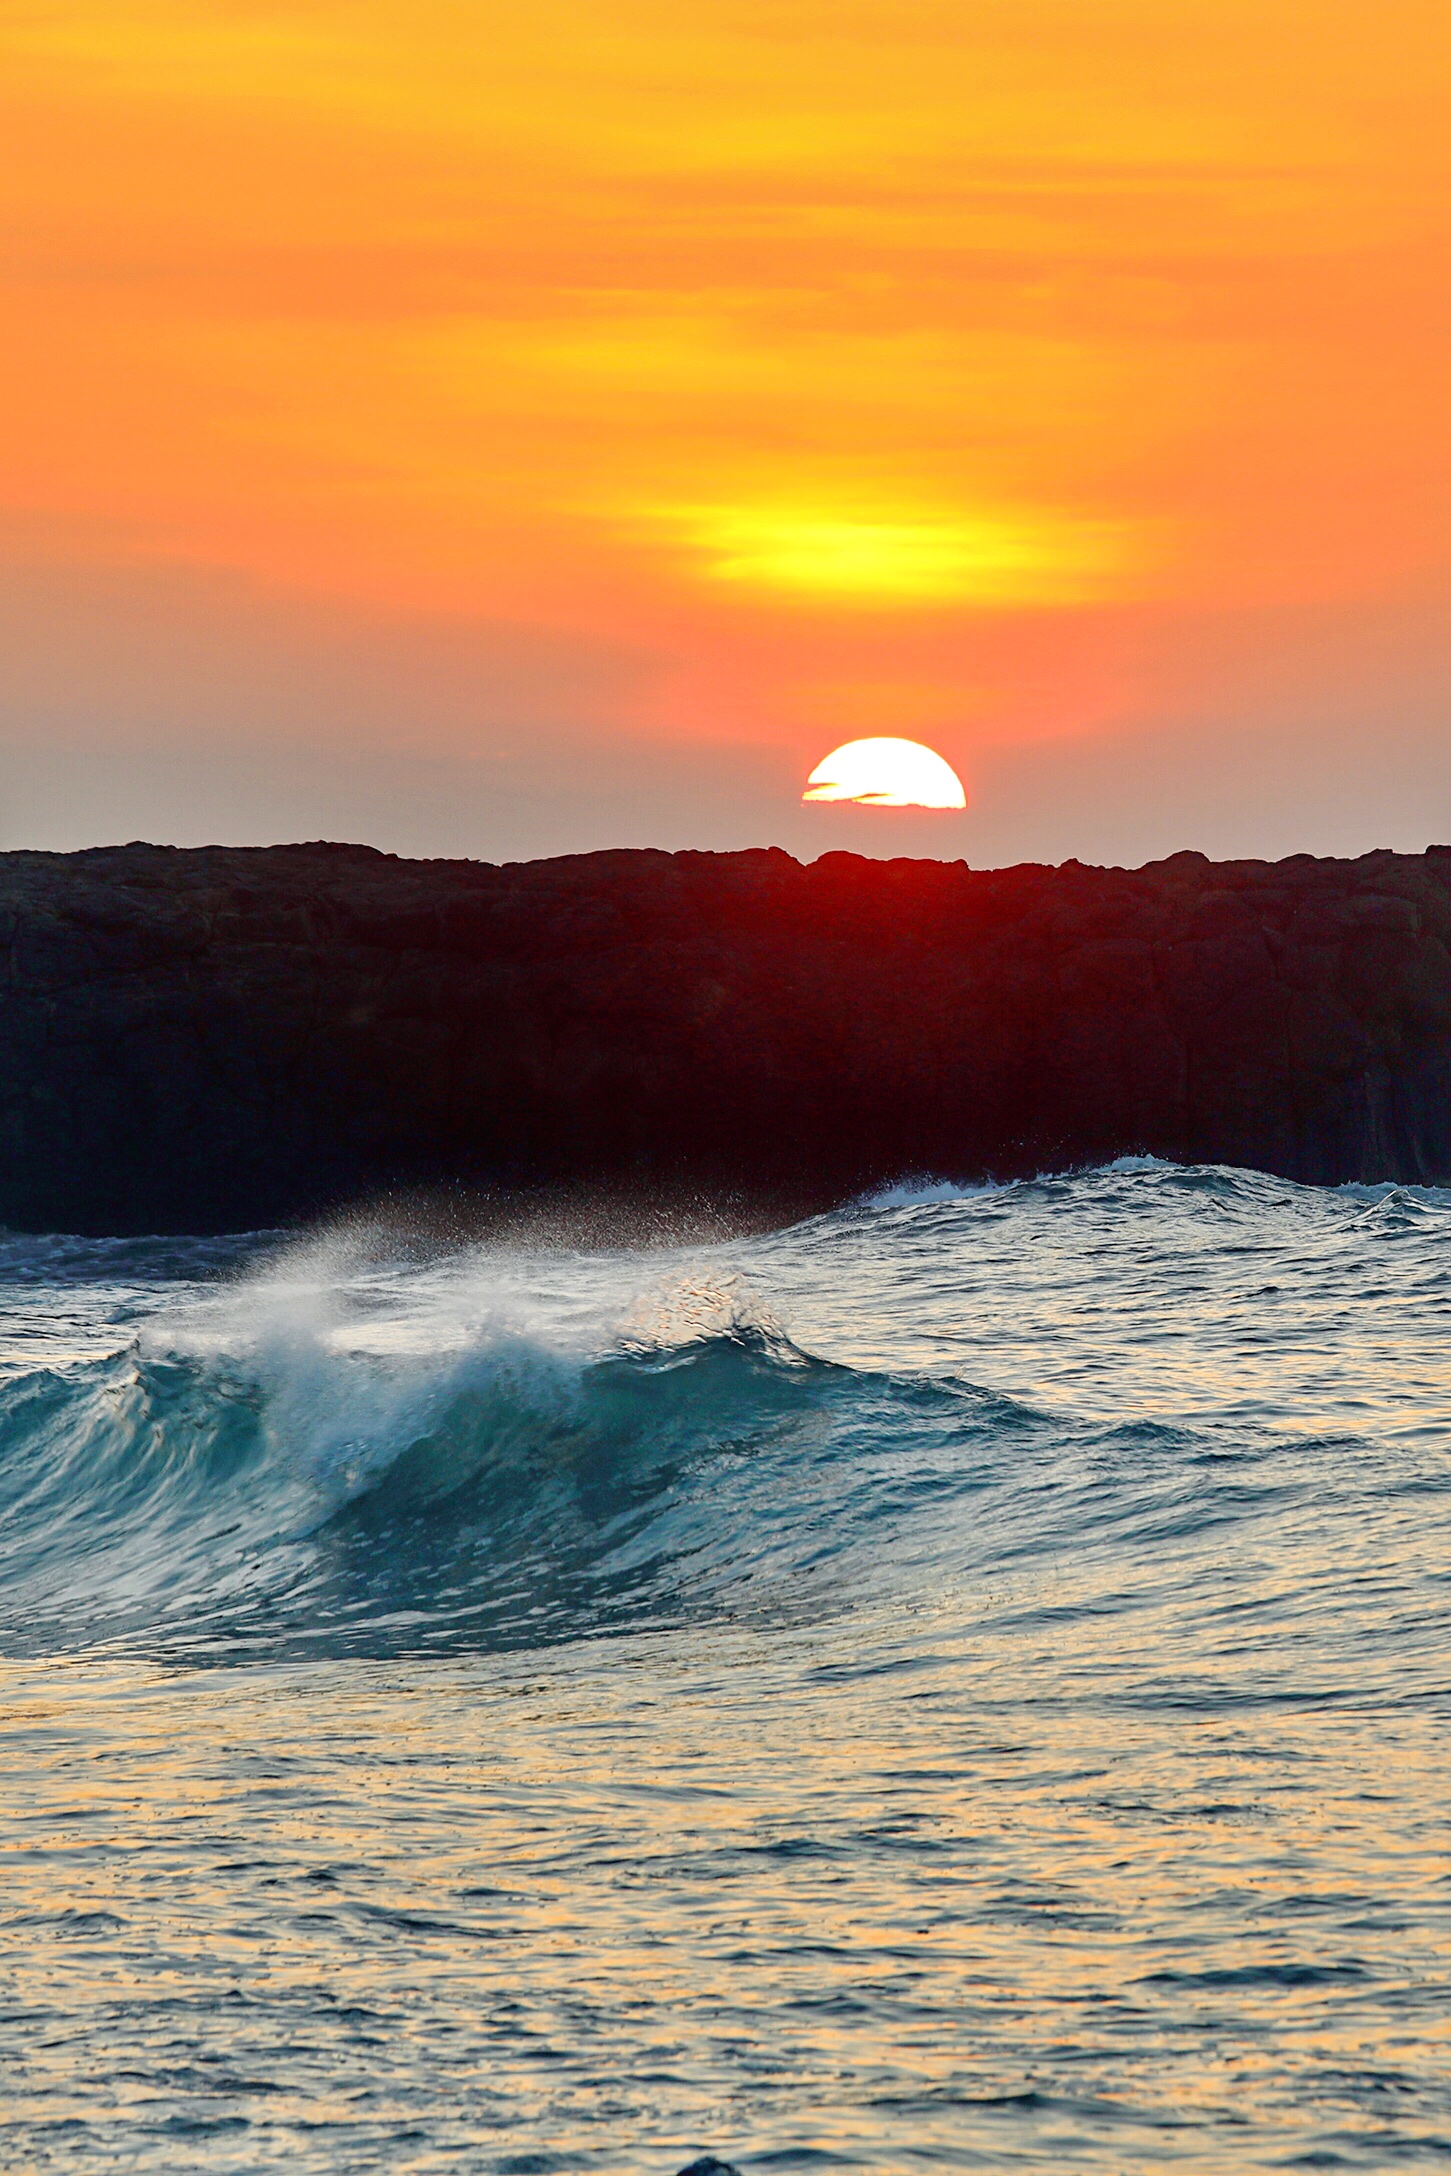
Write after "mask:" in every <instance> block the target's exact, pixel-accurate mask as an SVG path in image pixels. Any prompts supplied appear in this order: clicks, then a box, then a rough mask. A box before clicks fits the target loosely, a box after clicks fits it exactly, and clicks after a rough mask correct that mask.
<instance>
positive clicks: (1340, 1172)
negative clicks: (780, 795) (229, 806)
mask: <svg viewBox="0 0 1451 2176" xmlns="http://www.w3.org/2000/svg"><path fill="white" fill-rule="evenodd" d="M1134 1153H1138V1154H1151V1155H1156V1156H1162V1157H1166V1158H1172V1159H1175V1160H1178V1161H1185V1162H1215V1163H1232V1164H1243V1165H1249V1166H1253V1167H1255V1168H1258V1169H1260V1170H1264V1171H1269V1172H1273V1173H1278V1174H1280V1175H1282V1176H1284V1177H1286V1178H1290V1179H1298V1180H1303V1181H1310V1182H1321V1183H1335V1182H1340V1181H1345V1180H1351V1179H1361V1180H1386V1179H1388V1180H1396V1181H1403V1182H1425V1183H1435V1184H1442V1183H1451V847H1431V848H1429V849H1428V850H1427V851H1426V852H1425V853H1424V854H1395V853H1391V852H1386V851H1378V852H1375V853H1370V854H1365V855H1362V856H1361V857H1360V858H1359V859H1357V860H1354V861H1336V860H1328V859H1317V858H1316V857H1314V856H1311V855H1308V854H1299V855H1294V856H1292V857H1291V858H1290V859H1288V860H1285V861H1279V862H1260V861H1235V862H1212V861H1209V860H1207V859H1206V858H1205V857H1204V856H1203V855H1201V854H1194V853H1182V854H1175V855H1173V856H1171V857H1170V858H1169V859H1168V860H1165V861H1159V862H1152V863H1149V864H1147V865H1146V866H1145V867H1143V868H1140V869H1113V868H1091V867H1086V866H1084V865H1082V864H1079V863H1077V862H1068V863H1066V864H1064V865H1063V866H1062V867H1059V868H1049V867H1043V866H1039V865H1036V864H1025V865H1022V866H1020V867H1017V868H1011V869H995V870H973V869H970V868H968V867H967V866H966V865H965V864H962V863H943V862H931V861H887V862H880V861H868V860H863V859H861V858H860V857H858V856H855V855H850V854H828V855H825V856H823V857H822V859H821V860H819V861H816V862H814V863H810V864H805V865H803V864H800V863H798V862H796V861H794V860H793V859H792V858H791V856H789V855H788V854H785V853H783V852H781V851H780V850H779V849H776V848H764V849H755V850H751V851H747V852H742V853H732V854H705V853H680V854H670V853H664V852H657V851H654V850H621V851H614V852H604V853H597V854H582V855H569V856H565V857H562V858H560V859H557V860H551V861H538V862H523V863H509V864H505V865H503V866H493V865H491V864H487V863H479V862H458V861H405V860H400V859H398V858H396V857H394V856H391V855H387V854H383V853H380V852H378V851H377V850H376V849H374V848H370V847H363V846H347V845H335V844H330V843H326V842H317V843H313V844H308V845H299V846H278V847H265V848H260V847H259V848H250V847H248V848H242V847H204V848H197V849H178V848H169V847H158V846H149V845H144V844H134V845H130V846H119V847H105V848H92V849H88V850H87V851H85V852H82V853H76V854H49V853H39V852H15V853H8V854H3V855H0V1223H4V1224H6V1225H8V1226H9V1227H11V1228H12V1229H21V1230H62V1229H63V1230H71V1231H77V1232H114V1233H118V1234H124V1233H134V1232H143V1231H173V1232H174V1231H216V1230H224V1229H243V1228H258V1227H261V1226H268V1225H274V1224H277V1223H280V1222H287V1221H291V1220H296V1219H301V1218H305V1217H309V1216H313V1215H317V1214H320V1213H324V1212H326V1211H328V1210H331V1209H334V1208H337V1207H340V1206H342V1205H345V1204H347V1203H349V1202H351V1201H356V1200H359V1199H361V1198H365V1197H369V1196H377V1195H379V1194H381V1193H386V1192H388V1191H389V1190H398V1189H429V1188H438V1187H443V1188H475V1189H484V1190H494V1191H495V1192H498V1191H499V1190H503V1191H505V1192H509V1191H521V1190H522V1191H524V1192H528V1191H530V1190H535V1191H537V1190H540V1189H544V1190H548V1189H575V1190H579V1189H585V1188H589V1187H591V1186H600V1187H607V1188H614V1189H617V1190H620V1189H623V1190H629V1189H631V1188H634V1189H638V1190H640V1191H642V1192H649V1191H650V1190H651V1189H659V1190H662V1191H663V1192H666V1193H669V1192H676V1193H682V1194H683V1193H686V1192H688V1191H689V1190H691V1189H698V1190H700V1191H701V1192H702V1193H703V1194H707V1195H712V1194H713V1195H720V1196H729V1197H731V1198H732V1199H735V1200H740V1201H749V1200H751V1199H760V1200H765V1199H767V1198H771V1199H777V1200H780V1201H782V1202H789V1203H790V1204H791V1205H793V1206H795V1207H810V1206H824V1205H826V1204H827V1203H828V1202H831V1201H836V1200H840V1199H842V1198H843V1197H845V1196H848V1195H850V1194H852V1193H854V1192H857V1191H860V1190H862V1189H864V1188H867V1187H870V1186H873V1185H876V1184H880V1183H883V1182H887V1181H891V1180H894V1179H899V1178H902V1177H904V1176H907V1175H914V1174H928V1173H931V1174H938V1175H944V1176H950V1177H953V1178H962V1179H973V1178H986V1177H996V1178H1005V1177H1012V1176H1023V1175H1031V1174H1033V1173H1036V1172H1039V1171H1044V1170H1049V1169H1055V1168H1063V1167H1066V1166H1070V1165H1078V1164H1085V1163H1096V1162H1102V1161H1105V1160H1108V1159H1111V1158H1113V1157H1115V1156H1119V1155H1124V1154H1134Z"/></svg>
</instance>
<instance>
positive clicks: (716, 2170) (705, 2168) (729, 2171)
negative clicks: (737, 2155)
mask: <svg viewBox="0 0 1451 2176" xmlns="http://www.w3.org/2000/svg"><path fill="white" fill-rule="evenodd" d="M680 2176H741V2172H740V2170H739V2169H738V2168H737V2167H736V2166H735V2164H734V2162H732V2161H717V2159H716V2157H715V2155H714V2154H713V2153H703V2154H702V2155H701V2157H700V2159H699V2160H698V2161H692V2162H691V2164H690V2166H689V2168H683V2169H681V2171H680Z"/></svg>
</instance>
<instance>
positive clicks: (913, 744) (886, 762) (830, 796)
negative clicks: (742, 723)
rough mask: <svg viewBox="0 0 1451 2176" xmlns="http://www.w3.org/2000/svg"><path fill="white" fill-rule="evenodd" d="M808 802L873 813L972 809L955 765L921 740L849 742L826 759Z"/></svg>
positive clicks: (811, 781) (805, 798) (808, 784)
mask: <svg viewBox="0 0 1451 2176" xmlns="http://www.w3.org/2000/svg"><path fill="white" fill-rule="evenodd" d="M801 798H802V800H803V801H857V802H860V803H862V804H863V805H865V806H867V807H870V808H966V807H967V795H966V793H965V792H964V791H963V786H962V780H961V779H960V778H959V777H958V775H957V773H956V771H954V769H953V768H952V765H951V764H950V763H945V762H944V761H943V759H942V757H941V756H939V755H937V754H936V753H935V752H934V751H933V750H932V749H931V748H924V747H923V745H922V743H921V742H920V741H917V740H892V739H881V740H849V741H846V742H844V743H843V745H842V746H841V747H840V748H834V749H833V750H832V752H831V754H830V755H829V756H824V757H823V758H822V760H821V762H820V763H818V764H817V766H816V769H815V770H814V771H813V772H812V773H811V776H810V777H809V778H808V779H807V781H806V791H805V792H804V793H803V794H802V796H801Z"/></svg>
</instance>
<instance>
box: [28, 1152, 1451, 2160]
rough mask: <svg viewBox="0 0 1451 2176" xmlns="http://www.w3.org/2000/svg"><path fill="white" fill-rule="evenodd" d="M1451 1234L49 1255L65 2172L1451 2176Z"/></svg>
mask: <svg viewBox="0 0 1451 2176" xmlns="http://www.w3.org/2000/svg"><path fill="white" fill-rule="evenodd" d="M1448 1318H1451V1192H1442V1191H1439V1190H1436V1189H1431V1188H1419V1189H1418V1188H1408V1187H1389V1186H1377V1187H1342V1188H1335V1189H1314V1188H1305V1187H1298V1186H1295V1185H1291V1184H1289V1183H1287V1182H1285V1181H1282V1180H1279V1179H1274V1178H1269V1177H1266V1176H1263V1175H1260V1174H1257V1173H1252V1172H1245V1171H1237V1170H1229V1169H1220V1168H1184V1167H1179V1166H1174V1165H1168V1164H1162V1163H1157V1162H1155V1161H1153V1160H1151V1159H1125V1160H1123V1161H1121V1162H1120V1163H1117V1164H1114V1165H1112V1166H1109V1167H1107V1168H1104V1169H1100V1170H1094V1171H1082V1172H1076V1173H1070V1174H1067V1175H1062V1176H1050V1177H1044V1178H1040V1179H1037V1180H1034V1181H1031V1182H1023V1183H1018V1184H1013V1185H1005V1186H1001V1187H982V1188H969V1187H959V1186H954V1185H952V1184H950V1183H947V1182H936V1181H921V1182H904V1183H903V1184H902V1185H900V1186H898V1187H894V1188H891V1189H889V1190H887V1191H885V1192H883V1193H881V1194H880V1195H878V1196H876V1197H875V1198H874V1199H872V1200H868V1201H862V1202H857V1203H854V1204H852V1205H850V1206H848V1207H845V1208H842V1209H840V1210H837V1211H835V1212H833V1213H831V1214H829V1215H824V1216H820V1217H816V1218H813V1219H811V1220H809V1221H807V1222H804V1223H800V1224H796V1225H794V1226H792V1227H790V1228H788V1229H785V1230H777V1231H769V1232H765V1233H758V1234H755V1235H751V1236H746V1237H733V1238H716V1239H713V1240H711V1241H709V1242H702V1241H700V1240H699V1239H688V1238H687V1239H681V1240H679V1241H678V1242H677V1243H674V1244H660V1245H656V1246H652V1247H649V1248H644V1249H642V1248H639V1247H626V1246H623V1245H621V1246H619V1247H610V1246H603V1245H600V1244H598V1243H597V1241H594V1240H592V1241H591V1244H590V1245H589V1246H588V1247H587V1248H583V1249H581V1248H579V1247H572V1246H570V1245H568V1244H566V1243H565V1238H564V1236H563V1235H562V1234H556V1235H554V1237H553V1238H551V1239H549V1240H548V1241H547V1242H546V1240H545V1239H543V1238H541V1237H540V1236H539V1234H537V1233H534V1234H531V1233H529V1232H527V1231H526V1232H522V1233H521V1234H520V1235H519V1236H518V1237H517V1238H516V1240H515V1241H514V1242H513V1243H509V1242H506V1241H504V1240H501V1239H499V1238H497V1237H496V1238H494V1239H493V1240H491V1241H489V1242H488V1243H479V1242H474V1243H464V1242H462V1241H453V1242H450V1243H446V1244H445V1243H443V1242H441V1241H439V1240H437V1239H436V1238H435V1239H430V1240H428V1241H427V1242H425V1241H424V1240H422V1239H419V1238H417V1237H410V1236H408V1235H407V1234H406V1233H402V1232H400V1231H398V1230H397V1229H391V1228H382V1227H378V1226H370V1225H367V1224H365V1223H359V1224H357V1225H355V1226H339V1227H337V1228H334V1229H331V1230H329V1231H327V1232H322V1233H314V1234H311V1235H306V1236H299V1235H290V1236H287V1235H279V1234H266V1233H263V1234H244V1235H240V1236H237V1237H234V1238H221V1239H216V1238H213V1239H176V1238H173V1239H162V1240H81V1239H69V1238H65V1237H51V1238H34V1237H24V1236H19V1235H13V1234H12V1235H8V1236H6V1235H0V1697H3V1702H4V1715H5V1728H4V1736H3V1744H0V1764H3V1788H0V1854H3V1869H4V1879H3V1888H0V1921H3V1937H4V1938H3V1943H0V1975H3V1978H0V2055H3V2061H4V2076H5V2080H6V2090H5V2094H4V2098H3V2103H0V2166H3V2167H6V2168H15V2169H26V2170H29V2169H61V2168H65V2169H75V2168H80V2167H84V2168H92V2167H94V2168H97V2169H116V2170H126V2171H142V2172H147V2176H150V2172H153V2171H155V2172H161V2171H175V2170H177V2169H185V2170H188V2171H190V2170H202V2171H217V2172H222V2171H226V2172H243V2171H264V2170H265V2171H271V2170H277V2171H282V2170H286V2171H289V2172H302V2176H314V2172H317V2176H321V2172H323V2171H327V2172H334V2171H347V2172H353V2171H367V2170H385V2169H386V2170H400V2169H406V2170H416V2171H440V2172H441V2171H445V2170H447V2171H469V2172H474V2171H478V2172H485V2171H486V2172H489V2176H553V2172H559V2176H573V2172H600V2176H616V2172H619V2176H626V2172H629V2176H674V2172H675V2171H677V2170H679V2169H681V2168H683V2167H684V2166H685V2165H686V2164H687V2163H689V2162H690V2161H691V2160H693V2159H694V2158H695V2157H696V2156H698V2155H701V2154H706V2153H710V2154H714V2155H717V2156H719V2157H721V2158H722V2159H723V2160H725V2161H728V2162H729V2163H731V2164H733V2165H734V2166H735V2167H736V2168H738V2169H740V2170H741V2171H743V2172H747V2176H750V2172H753V2171H782V2172H790V2171H802V2172H818V2171H819V2172H821V2176H827V2172H829V2171H831V2170H834V2169H843V2170H847V2169H853V2170H870V2171H873V2172H877V2176H898V2172H902V2176H905V2172H908V2171H913V2172H918V2171H922V2172H925V2171H931V2170H942V2169H1005V2170H1007V2169H1016V2168H1025V2169H1027V2168H1042V2169H1056V2170H1063V2169H1074V2170H1079V2169H1081V2170H1086V2171H1097V2170H1102V2171H1104V2172H1111V2176H1133V2172H1138V2171H1147V2170H1157V2169H1173V2170H1176V2171H1180V2172H1189V2176H1192V2172H1211V2171H1212V2172H1220V2171H1225V2170H1231V2169H1233V2170H1236V2171H1241V2170H1254V2169H1276V2170H1281V2169H1286V2168H1346V2169H1356V2168H1363V2169H1385V2168H1389V2167H1400V2166H1403V2165H1404V2166H1408V2167H1409V2166H1416V2165H1421V2164H1427V2165H1433V2166H1444V2165H1446V2164H1447V2163H1448V2162H1451V1986H1448V1980H1451V1882H1448V1875H1447V1868H1448V1858H1447V1850H1448V1845H1451V1818H1448V1810H1447V1801H1448V1794H1447V1790H1446V1781H1445V1777H1446V1764H1447V1742H1448V1741H1447V1732H1448V1722H1451V1667H1448V1614H1451V1571H1448V1565H1451V1551H1448V1539H1451V1459H1448V1449H1451V1398H1448V1390H1451V1351H1448V1327H1451V1322H1448Z"/></svg>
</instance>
